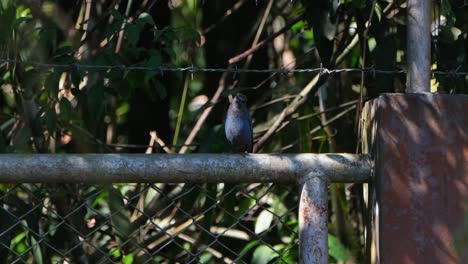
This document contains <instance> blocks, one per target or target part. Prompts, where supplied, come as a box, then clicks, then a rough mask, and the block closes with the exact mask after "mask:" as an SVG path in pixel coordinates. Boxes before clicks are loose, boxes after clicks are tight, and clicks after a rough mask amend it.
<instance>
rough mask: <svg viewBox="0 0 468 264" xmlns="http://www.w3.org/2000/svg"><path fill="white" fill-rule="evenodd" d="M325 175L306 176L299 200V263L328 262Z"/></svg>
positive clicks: (318, 263) (317, 263) (321, 263)
mask: <svg viewBox="0 0 468 264" xmlns="http://www.w3.org/2000/svg"><path fill="white" fill-rule="evenodd" d="M327 186H328V184H327V181H326V179H325V177H320V176H317V175H313V176H308V177H305V178H304V181H303V184H302V190H301V199H300V202H299V263H301V264H309V263H314V264H323V263H327V262H328V226H327V224H328V221H327V219H328V217H327V216H328V196H327Z"/></svg>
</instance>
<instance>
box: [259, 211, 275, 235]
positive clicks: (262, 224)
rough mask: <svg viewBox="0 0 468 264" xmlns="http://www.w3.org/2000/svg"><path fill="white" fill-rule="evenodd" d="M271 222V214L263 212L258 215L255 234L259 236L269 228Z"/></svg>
mask: <svg viewBox="0 0 468 264" xmlns="http://www.w3.org/2000/svg"><path fill="white" fill-rule="evenodd" d="M272 221H273V214H272V213H270V212H268V211H267V210H263V211H261V212H260V214H259V215H258V218H257V221H256V222H255V234H257V235H258V234H260V233H262V232H263V231H266V230H268V228H270V226H271V222H272Z"/></svg>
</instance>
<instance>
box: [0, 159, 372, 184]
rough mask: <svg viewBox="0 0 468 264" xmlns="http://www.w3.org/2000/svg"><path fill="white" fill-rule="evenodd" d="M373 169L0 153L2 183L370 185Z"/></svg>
mask: <svg viewBox="0 0 468 264" xmlns="http://www.w3.org/2000/svg"><path fill="white" fill-rule="evenodd" d="M370 167H371V166H370V161H369V158H368V156H367V155H355V154H185V155H172V154H151V155H148V154H0V182H4V183H6V182H8V183H22V182H43V183H58V182H61V183H112V182H167V183H181V182H187V183H188V182H190V183H217V182H226V183H241V182H278V183H287V182H298V181H300V180H301V178H302V177H303V176H304V175H314V174H317V175H326V177H327V178H326V179H327V181H330V182H366V181H368V180H369V178H370V170H371V169H370Z"/></svg>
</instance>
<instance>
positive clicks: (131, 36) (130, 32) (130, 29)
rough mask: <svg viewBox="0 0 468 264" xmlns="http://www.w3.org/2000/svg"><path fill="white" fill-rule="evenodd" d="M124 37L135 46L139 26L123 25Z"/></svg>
mask: <svg viewBox="0 0 468 264" xmlns="http://www.w3.org/2000/svg"><path fill="white" fill-rule="evenodd" d="M125 37H126V39H127V40H128V42H129V43H130V45H132V46H135V45H136V44H137V42H138V39H139V38H140V27H139V26H138V25H135V24H127V26H125Z"/></svg>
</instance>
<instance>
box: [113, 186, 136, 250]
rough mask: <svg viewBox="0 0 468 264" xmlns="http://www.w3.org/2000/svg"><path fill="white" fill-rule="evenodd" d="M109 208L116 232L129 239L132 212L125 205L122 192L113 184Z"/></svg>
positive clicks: (124, 239)
mask: <svg viewBox="0 0 468 264" xmlns="http://www.w3.org/2000/svg"><path fill="white" fill-rule="evenodd" d="M108 202H109V209H110V213H111V220H112V228H113V229H114V230H115V231H114V234H115V235H117V236H119V237H120V238H121V239H122V241H127V239H128V235H129V234H130V226H131V225H130V212H129V211H128V210H127V208H126V207H125V204H124V201H123V198H122V194H120V192H119V191H118V190H117V189H115V188H114V187H113V186H110V187H109V201H108Z"/></svg>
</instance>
